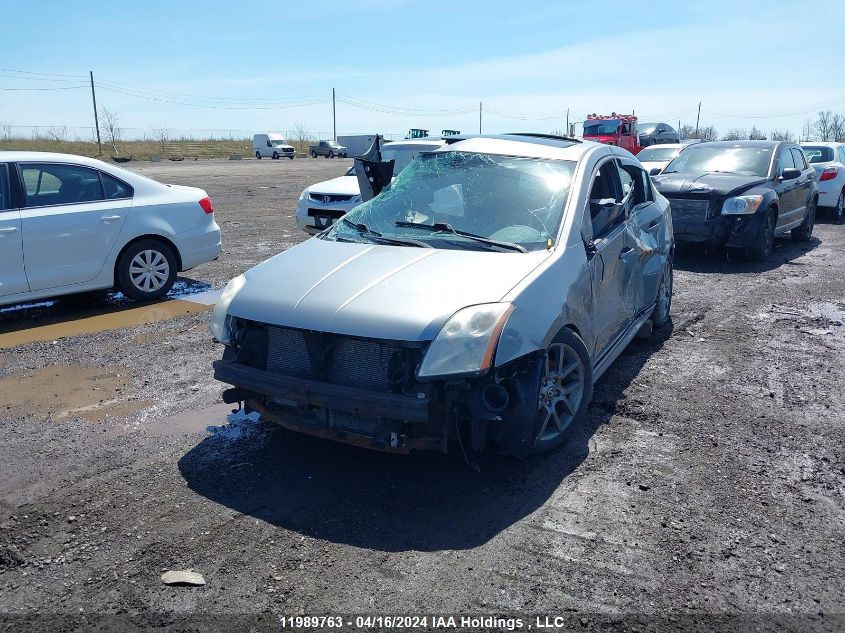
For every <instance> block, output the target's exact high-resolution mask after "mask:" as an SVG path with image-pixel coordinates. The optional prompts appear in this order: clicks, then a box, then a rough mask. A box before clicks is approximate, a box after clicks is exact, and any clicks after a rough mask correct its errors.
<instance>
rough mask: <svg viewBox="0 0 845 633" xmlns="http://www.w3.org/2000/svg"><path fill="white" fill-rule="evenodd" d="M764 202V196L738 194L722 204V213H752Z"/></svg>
mask: <svg viewBox="0 0 845 633" xmlns="http://www.w3.org/2000/svg"><path fill="white" fill-rule="evenodd" d="M761 204H763V196H737V197H735V198H728V199H727V200H725V202H724V204H722V215H751V214H753V213H756V212H757V209H759V208H760V205H761Z"/></svg>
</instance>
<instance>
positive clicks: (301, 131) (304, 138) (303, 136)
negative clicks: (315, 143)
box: [293, 123, 311, 146]
mask: <svg viewBox="0 0 845 633" xmlns="http://www.w3.org/2000/svg"><path fill="white" fill-rule="evenodd" d="M293 135H294V138H296V140H297V142H298V143H299V144H300V146H302V145H305V144H306V143H308V141H309V140H310V137H311V132H309V131H308V130H307V129H306V128H305V126H304V125H302V123H295V124H294V126H293Z"/></svg>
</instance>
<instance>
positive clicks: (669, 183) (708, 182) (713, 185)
mask: <svg viewBox="0 0 845 633" xmlns="http://www.w3.org/2000/svg"><path fill="white" fill-rule="evenodd" d="M652 179H653V180H654V184H656V185H657V190H658V191H660V193H662V194H663V195H664V196H671V195H672V194H673V193H681V194H684V193H702V194H711V193H712V194H713V195H717V196H727V195H733V194H737V193H740V192H741V191H743V190H745V189H751V187H754V186H756V185H761V184H763V183H764V182H766V181H767V179H766V178H761V177H760V176H742V175H739V174H718V173H712V172H710V173H704V174H693V173H683V172H677V173H670V174H659V175H657V176H652Z"/></svg>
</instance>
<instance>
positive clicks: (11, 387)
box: [0, 365, 150, 422]
mask: <svg viewBox="0 0 845 633" xmlns="http://www.w3.org/2000/svg"><path fill="white" fill-rule="evenodd" d="M128 391H129V376H128V375H127V372H126V369H125V368H123V367H78V366H68V365H48V366H47V367H43V368H41V369H39V370H36V371H26V372H16V373H13V374H9V375H8V376H5V377H3V378H0V402H2V403H3V404H4V405H5V406H6V407H7V408H12V409H18V408H20V409H23V410H25V411H26V412H27V413H32V414H35V415H38V416H42V417H45V418H47V419H48V420H51V421H54V422H60V421H62V420H66V419H70V418H82V419H84V420H88V421H89V422H103V421H104V420H106V419H108V418H120V417H125V416H128V415H130V414H132V413H134V412H135V411H139V410H141V409H143V408H145V407H147V406H149V404H150V403H149V402H146V401H143V400H127V392H128Z"/></svg>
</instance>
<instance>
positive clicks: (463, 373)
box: [212, 135, 673, 455]
mask: <svg viewBox="0 0 845 633" xmlns="http://www.w3.org/2000/svg"><path fill="white" fill-rule="evenodd" d="M668 209H669V207H668V204H667V202H666V200H665V199H664V198H663V197H662V196H660V194H658V193H657V192H656V191H654V190H653V189H652V187H651V182H650V179H649V177H648V175H647V174H646V173H645V171H643V170H642V167H641V166H640V165H639V163H638V162H637V161H636V159H635V158H633V156H631V155H630V154H629V153H627V152H626V151H625V150H621V149H619V148H616V147H610V146H606V145H599V144H594V143H582V142H578V141H576V140H574V139H563V138H550V137H538V136H522V135H509V136H498V137H474V138H469V139H463V140H457V141H456V142H453V143H451V144H450V145H448V146H445V147H443V148H441V149H439V150H437V151H434V152H431V153H429V154H425V155H423V156H421V157H420V158H419V159H418V160H416V161H415V162H414V163H412V164H411V165H410V166H409V167H407V168H406V169H405V170H404V171H403V172H402V173H401V174H400V175H399V177H398V178H397V179H396V180H395V181H394V182H393V184H392V185H391V186H390V187H389V188H388V189H386V190H385V191H383V192H382V193H381V194H380V195H378V196H377V197H375V198H374V199H372V200H370V201H368V202H366V203H364V204H362V205H361V206H359V207H357V208H356V209H355V210H353V211H352V212H351V213H350V214H348V216H346V218H344V220H343V221H341V222H339V223H338V224H336V225H335V226H333V227H332V228H331V229H329V230H327V231H325V232H323V233H321V234H320V235H318V236H317V237H315V238H312V239H310V240H308V241H306V242H304V243H302V244H299V245H297V246H295V247H293V248H291V249H289V250H287V251H285V252H283V253H281V254H279V255H277V256H275V257H273V258H272V259H270V260H268V261H266V262H263V263H262V264H260V265H258V266H256V267H255V268H253V269H251V270H249V271H247V272H246V273H245V274H244V275H241V276H239V277H238V278H236V279H234V280H232V282H230V284H229V285H228V286H227V287H226V289H225V290H224V292H223V296H222V297H221V300H220V302H219V303H218V304H217V306H216V307H215V310H214V313H213V317H212V332H213V334H214V336H215V338H216V339H217V340H218V341H220V342H222V343H224V344H225V351H224V355H223V359H222V360H220V361H217V362H216V363H215V377H216V378H217V379H218V380H220V381H222V382H224V383H227V384H229V385H232V386H233V387H232V388H231V389H228V390H227V391H226V392H224V399H225V400H226V401H227V402H244V403H245V406H246V407H248V408H249V409H254V410H257V411H259V412H260V413H261V414H262V415H263V416H265V417H267V418H268V419H271V420H274V421H276V422H278V423H280V424H281V425H283V426H285V427H287V428H290V429H293V430H296V431H300V432H303V433H308V434H312V435H317V436H321V437H327V438H331V439H336V440H340V441H344V442H348V443H351V444H357V445H360V446H366V447H370V448H375V449H382V450H392V451H397V452H409V451H411V450H420V449H432V450H439V451H446V450H447V448H448V446H449V445H450V443H451V442H452V441H456V442H457V443H460V445H461V447H462V448H471V449H473V450H481V449H482V448H483V447H484V446H485V444H486V443H487V442H488V441H492V442H494V443H496V444H497V445H498V446H499V448H500V449H501V450H502V451H504V452H508V453H512V454H516V455H527V454H531V453H537V452H541V451H544V450H548V449H551V448H554V447H556V446H559V445H561V444H563V443H564V442H565V441H566V439H567V438H568V437H569V436H570V435H571V434H572V432H573V431H574V429H575V428H576V427H577V423H578V421H579V419H580V418H581V417H583V414H584V411H585V410H586V407H587V405H588V404H589V400H590V398H591V395H592V386H593V383H594V381H595V380H596V379H597V378H598V377H599V376H600V375H601V374H602V373H603V372H604V371H605V369H606V368H607V367H608V366H609V365H610V363H612V362H613V360H614V359H615V358H616V357H617V356H618V355H619V354H620V353H621V351H622V350H623V349H624V348H625V346H626V345H627V344H628V343H629V342H630V341H631V339H632V338H633V337H634V336H635V335H636V334H637V333H638V332H641V331H642V330H643V329H644V328H645V329H648V328H650V327H651V324H652V323H654V324H656V325H662V324H663V323H664V322H665V321H666V320H667V319H668V316H669V306H670V304H671V288H672V264H671V258H672V251H673V242H672V225H671V216H670V214H669V210H668Z"/></svg>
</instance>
